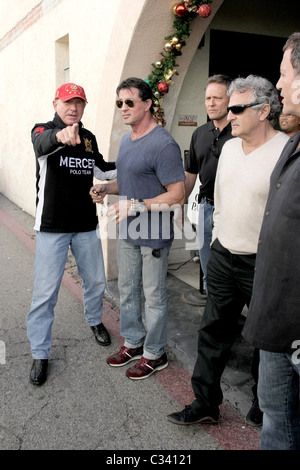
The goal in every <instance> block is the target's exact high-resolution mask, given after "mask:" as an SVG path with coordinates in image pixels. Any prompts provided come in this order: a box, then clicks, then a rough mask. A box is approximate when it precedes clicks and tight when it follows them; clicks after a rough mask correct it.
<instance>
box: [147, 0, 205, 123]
mask: <svg viewBox="0 0 300 470" xmlns="http://www.w3.org/2000/svg"><path fill="white" fill-rule="evenodd" d="M210 3H212V0H202V1H199V0H198V1H197V0H187V1H184V2H181V3H180V4H177V6H178V5H181V6H182V5H185V7H186V9H187V11H186V13H185V14H184V16H177V14H176V12H175V20H174V22H173V33H172V34H171V35H169V36H166V37H165V40H167V41H168V42H167V43H166V44H165V46H164V52H161V53H160V55H161V57H162V58H161V60H160V61H157V62H156V63H152V67H153V70H152V72H151V74H150V75H149V76H148V78H147V79H146V82H147V83H148V84H149V85H150V87H151V88H152V91H153V95H154V98H155V101H154V105H155V117H156V119H157V121H158V123H159V124H161V125H162V126H163V127H164V126H165V124H166V123H165V120H164V112H163V109H162V107H161V104H162V101H163V96H164V94H165V92H161V91H160V90H159V85H160V84H161V83H163V82H165V83H167V85H171V84H172V81H171V78H172V76H173V75H178V72H177V70H176V68H175V67H177V66H178V64H177V62H176V61H177V57H178V56H181V55H182V51H181V49H182V48H183V47H184V46H185V45H186V39H188V37H189V36H190V34H191V32H192V29H191V22H192V21H193V19H194V18H195V17H197V16H199V15H198V9H199V7H200V6H201V5H208V4H210ZM175 8H176V5H174V6H173V12H174V9H175ZM173 40H175V42H174V41H173ZM176 45H177V46H176Z"/></svg>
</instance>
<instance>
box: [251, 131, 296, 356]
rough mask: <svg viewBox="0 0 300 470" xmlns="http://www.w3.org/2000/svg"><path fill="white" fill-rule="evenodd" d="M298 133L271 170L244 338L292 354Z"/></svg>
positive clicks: (294, 344)
mask: <svg viewBox="0 0 300 470" xmlns="http://www.w3.org/2000/svg"><path fill="white" fill-rule="evenodd" d="M299 141H300V132H298V133H297V134H296V135H295V136H293V137H291V138H290V140H289V141H288V142H287V144H286V146H285V147H284V149H283V151H282V154H281V156H280V158H279V160H278V162H277V164H276V166H275V168H274V170H273V173H272V175H271V180H270V192H269V196H268V200H267V204H266V209H265V215H264V219H263V224H262V228H261V233H260V237H259V244H258V251H257V258H256V268H255V277H254V286H253V294H252V300H251V304H250V307H249V312H248V315H247V320H246V323H245V327H244V330H243V335H244V337H245V339H246V340H247V341H248V342H249V343H250V344H252V345H253V346H255V347H257V348H259V349H263V350H266V351H273V352H288V353H292V352H293V351H295V348H297V343H295V342H297V341H298V345H299V341H300V148H298V149H297V146H298V144H299Z"/></svg>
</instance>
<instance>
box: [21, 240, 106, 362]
mask: <svg viewBox="0 0 300 470" xmlns="http://www.w3.org/2000/svg"><path fill="white" fill-rule="evenodd" d="M69 247H70V248H71V251H72V253H73V255H74V257H75V260H76V264H77V269H78V274H79V275H80V277H81V279H82V287H83V296H84V314H85V317H86V321H87V323H88V324H89V325H90V326H95V325H98V324H99V323H101V318H102V309H103V295H104V290H105V271H104V264H103V255H102V245H101V240H100V239H99V238H98V236H97V233H96V231H91V232H80V233H50V232H37V233H36V254H35V265H34V291H33V298H32V303H31V309H30V312H29V314H28V316H27V335H28V339H29V341H30V345H31V352H32V356H33V358H34V359H48V357H49V354H50V349H51V345H52V335H51V328H52V323H53V320H54V307H55V305H56V302H57V297H58V292H59V288H60V284H61V281H62V277H63V274H64V269H65V264H66V261H67V256H68V250H69Z"/></svg>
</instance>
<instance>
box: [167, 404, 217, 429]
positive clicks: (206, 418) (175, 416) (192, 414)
mask: <svg viewBox="0 0 300 470" xmlns="http://www.w3.org/2000/svg"><path fill="white" fill-rule="evenodd" d="M219 416H220V414H219V408H218V407H203V408H200V409H199V410H193V409H192V407H191V406H190V405H186V406H185V408H184V409H183V410H182V411H179V412H178V413H172V414H170V415H168V416H167V419H168V420H169V421H171V423H174V424H181V425H187V424H197V423H202V424H217V422H218V420H219Z"/></svg>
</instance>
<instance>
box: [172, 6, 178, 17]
mask: <svg viewBox="0 0 300 470" xmlns="http://www.w3.org/2000/svg"><path fill="white" fill-rule="evenodd" d="M177 6H178V3H174V5H173V6H172V12H173V14H174V15H176V8H177Z"/></svg>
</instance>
